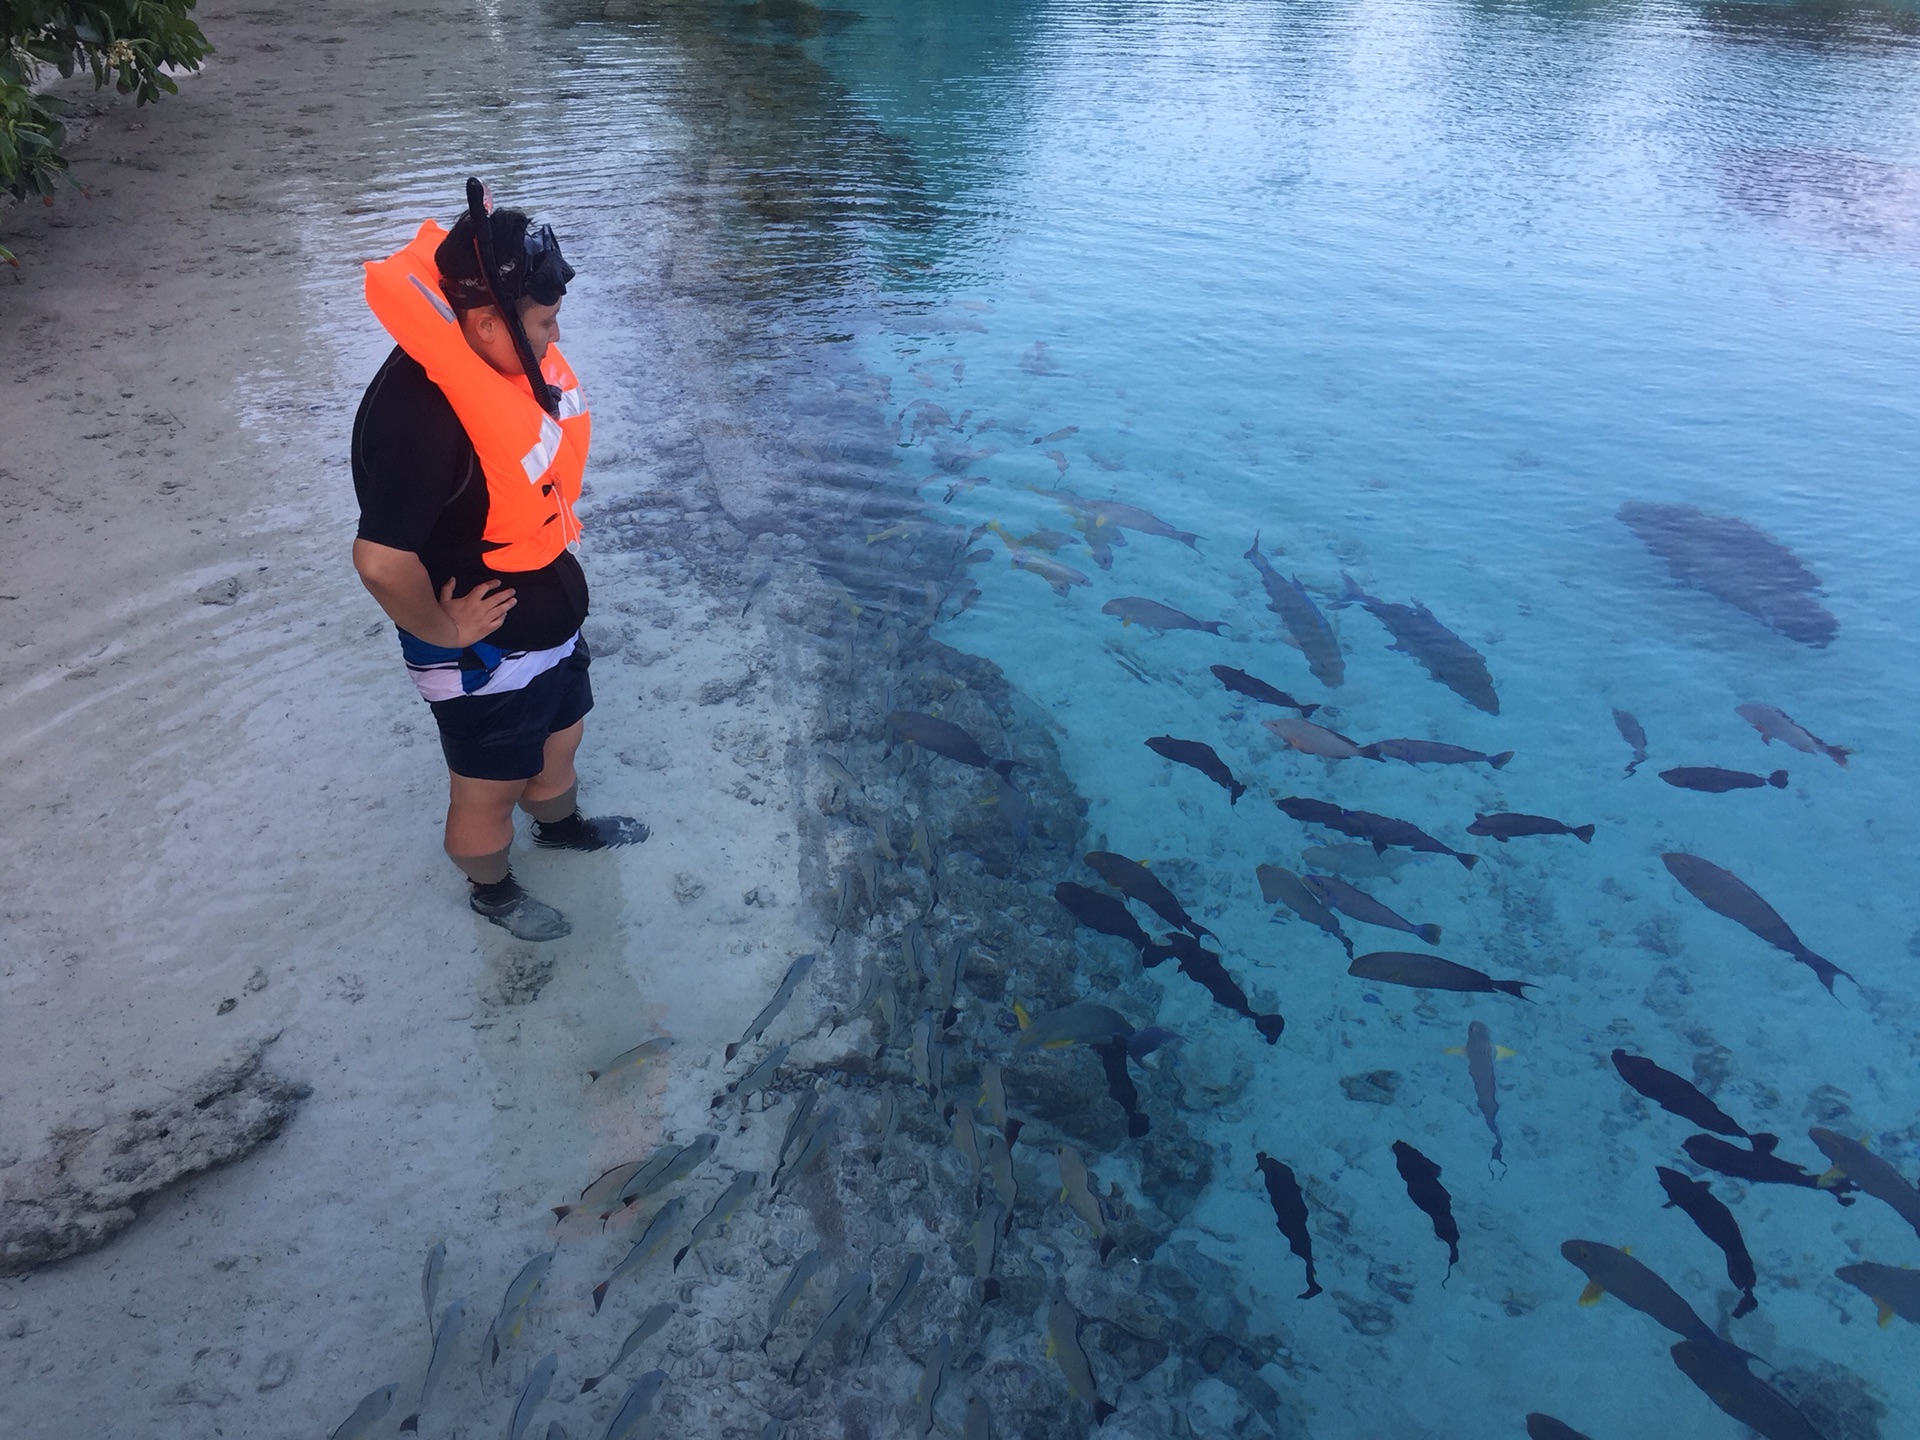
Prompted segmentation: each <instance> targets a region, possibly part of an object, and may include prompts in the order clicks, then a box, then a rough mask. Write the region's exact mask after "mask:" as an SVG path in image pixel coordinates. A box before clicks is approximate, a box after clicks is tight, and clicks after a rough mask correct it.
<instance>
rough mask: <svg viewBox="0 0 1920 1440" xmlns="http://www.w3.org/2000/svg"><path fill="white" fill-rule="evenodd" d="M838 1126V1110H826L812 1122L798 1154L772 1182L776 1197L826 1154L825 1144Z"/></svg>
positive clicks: (831, 1137)
mask: <svg viewBox="0 0 1920 1440" xmlns="http://www.w3.org/2000/svg"><path fill="white" fill-rule="evenodd" d="M839 1126H840V1112H839V1111H838V1110H828V1111H826V1112H825V1113H824V1114H822V1115H821V1116H820V1118H819V1119H818V1120H816V1121H814V1122H813V1130H812V1133H811V1134H809V1135H808V1136H807V1139H806V1142H805V1143H804V1144H803V1145H801V1146H800V1153H799V1154H797V1155H795V1156H794V1157H793V1163H792V1164H791V1165H789V1166H788V1167H787V1168H786V1169H785V1170H783V1171H781V1172H780V1176H779V1178H778V1179H776V1180H775V1181H774V1182H773V1193H774V1194H776V1195H778V1194H779V1193H780V1192H781V1191H783V1190H785V1189H786V1188H787V1186H789V1185H791V1184H792V1183H793V1181H794V1178H795V1177H796V1176H799V1175H803V1174H805V1173H806V1171H807V1169H808V1167H810V1166H811V1165H812V1164H813V1162H814V1161H816V1160H818V1159H819V1158H820V1157H821V1156H822V1155H823V1154H825V1153H826V1149H827V1144H828V1142H829V1141H831V1140H832V1139H833V1137H834V1133H835V1132H836V1131H837V1130H838V1129H839Z"/></svg>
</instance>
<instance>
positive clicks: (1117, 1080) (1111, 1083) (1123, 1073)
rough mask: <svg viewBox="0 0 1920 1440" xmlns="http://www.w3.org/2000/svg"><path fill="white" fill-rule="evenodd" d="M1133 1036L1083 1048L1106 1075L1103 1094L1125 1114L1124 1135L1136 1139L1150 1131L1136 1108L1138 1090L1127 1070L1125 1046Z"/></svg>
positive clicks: (1099, 1042)
mask: <svg viewBox="0 0 1920 1440" xmlns="http://www.w3.org/2000/svg"><path fill="white" fill-rule="evenodd" d="M1132 1043H1133V1037H1132V1036H1131V1035H1129V1036H1127V1037H1126V1038H1125V1039H1121V1038H1118V1037H1116V1038H1114V1039H1112V1040H1102V1041H1097V1042H1095V1043H1094V1044H1092V1045H1090V1046H1088V1047H1087V1048H1088V1049H1090V1050H1092V1051H1093V1053H1094V1054H1096V1055H1098V1056H1099V1057H1100V1068H1101V1069H1102V1070H1103V1071H1105V1072H1106V1076H1107V1094H1108V1095H1110V1096H1112V1097H1113V1102H1114V1104H1116V1105H1118V1106H1119V1107H1120V1108H1121V1109H1122V1110H1124V1111H1125V1112H1126V1114H1127V1134H1129V1135H1131V1136H1132V1137H1133V1138H1134V1139H1136V1140H1138V1139H1139V1138H1140V1137H1141V1136H1142V1135H1145V1134H1146V1133H1147V1131H1149V1130H1150V1129H1152V1128H1153V1125H1152V1122H1151V1121H1150V1120H1148V1119H1147V1113H1146V1111H1144V1110H1142V1109H1141V1108H1140V1091H1139V1090H1138V1088H1136V1087H1135V1085H1134V1083H1133V1074H1132V1072H1131V1071H1129V1070H1128V1069H1127V1056H1128V1047H1129V1046H1130V1045H1131V1044H1132Z"/></svg>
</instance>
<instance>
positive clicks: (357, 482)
mask: <svg viewBox="0 0 1920 1440" xmlns="http://www.w3.org/2000/svg"><path fill="white" fill-rule="evenodd" d="M472 461H473V445H472V442H470V441H469V440H468V439H467V433H466V431H465V430H463V429H462V428H461V427H460V421H459V417H457V416H456V415H455V414H454V413H453V406H452V405H450V404H448V403H447V397H446V396H445V395H444V394H442V393H441V391H440V387H439V386H437V385H435V384H434V383H433V382H432V381H431V380H429V379H428V378H427V376H426V372H425V371H423V370H422V369H421V368H420V367H419V365H418V364H416V363H415V362H413V361H412V360H409V359H408V358H407V357H406V356H405V355H404V353H402V352H400V351H397V350H396V351H395V352H394V354H393V355H392V356H391V357H389V359H388V360H387V363H386V364H385V365H383V366H382V367H381V369H380V373H379V374H378V375H376V376H375V377H374V380H373V383H372V384H371V385H369V386H368V387H367V393H366V397H365V398H364V399H363V400H362V401H361V402H360V413H359V415H358V416H357V417H356V418H355V421H354V427H353V489H354V493H355V495H356V496H357V497H358V498H359V501H360V524H359V529H358V531H357V532H356V533H357V534H358V536H359V538H360V539H362V540H370V541H372V542H373V543H374V544H376V545H386V546H388V547H390V548H392V549H395V550H410V551H412V552H413V553H415V554H420V553H422V552H423V551H424V550H425V549H426V548H427V544H428V541H429V539H430V538H431V536H432V535H433V531H434V526H435V525H436V524H437V523H438V522H439V520H440V516H441V512H442V511H443V510H445V508H446V505H447V502H448V501H449V500H450V499H451V498H452V497H453V494H454V492H455V490H456V489H458V487H459V486H460V485H461V484H462V482H464V481H465V480H466V479H467V470H468V467H469V466H470V465H471V464H472Z"/></svg>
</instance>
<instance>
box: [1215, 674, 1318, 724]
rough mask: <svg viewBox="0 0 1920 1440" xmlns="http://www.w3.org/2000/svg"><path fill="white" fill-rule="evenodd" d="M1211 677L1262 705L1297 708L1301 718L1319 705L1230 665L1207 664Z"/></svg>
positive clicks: (1237, 693)
mask: <svg viewBox="0 0 1920 1440" xmlns="http://www.w3.org/2000/svg"><path fill="white" fill-rule="evenodd" d="M1207 668H1208V669H1209V670H1211V671H1212V672H1213V678H1214V679H1216V680H1218V681H1219V682H1220V683H1221V684H1222V685H1224V686H1226V687H1227V689H1229V690H1231V691H1233V692H1234V693H1235V694H1236V695H1244V696H1246V697H1247V698H1248V699H1249V700H1258V701H1259V702H1260V703H1261V704H1262V705H1284V706H1285V707H1286V708H1287V709H1289V710H1298V711H1299V712H1300V715H1301V718H1302V719H1304V718H1306V717H1307V716H1309V715H1311V714H1313V712H1314V711H1316V710H1318V709H1319V708H1320V707H1319V706H1318V705H1308V704H1305V703H1304V702H1302V701H1299V700H1296V699H1294V698H1293V696H1291V695H1289V694H1287V692H1286V691H1284V690H1276V689H1274V688H1273V686H1271V685H1269V684H1268V683H1267V682H1266V681H1264V680H1261V679H1259V678H1257V677H1255V676H1252V675H1249V674H1248V673H1247V672H1246V671H1244V670H1236V669H1234V668H1233V667H1232V666H1231V665H1209V666H1208V667H1207Z"/></svg>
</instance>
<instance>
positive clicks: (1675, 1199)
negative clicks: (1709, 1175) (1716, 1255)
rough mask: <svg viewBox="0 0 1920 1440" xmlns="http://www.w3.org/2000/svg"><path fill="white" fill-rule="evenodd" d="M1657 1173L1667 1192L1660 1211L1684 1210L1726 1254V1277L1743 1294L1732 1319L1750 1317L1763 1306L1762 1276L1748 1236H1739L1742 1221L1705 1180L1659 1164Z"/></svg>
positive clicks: (1655, 1168) (1734, 1308)
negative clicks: (1758, 1287)
mask: <svg viewBox="0 0 1920 1440" xmlns="http://www.w3.org/2000/svg"><path fill="white" fill-rule="evenodd" d="M1654 1170H1655V1173H1656V1174H1658V1175H1659V1177H1660V1188H1661V1189H1662V1190H1664V1191H1666V1192H1667V1203H1666V1205H1664V1206H1662V1207H1661V1208H1662V1209H1668V1208H1672V1209H1677V1210H1679V1211H1681V1212H1682V1213H1683V1214H1685V1215H1686V1216H1687V1218H1688V1219H1690V1220H1692V1221H1693V1223H1694V1224H1695V1225H1697V1226H1699V1227H1700V1233H1701V1234H1702V1235H1704V1236H1706V1237H1707V1239H1709V1240H1711V1241H1712V1242H1713V1243H1714V1244H1716V1245H1718V1246H1719V1247H1720V1249H1721V1251H1722V1252H1723V1253H1724V1254H1725V1255H1726V1257H1727V1278H1728V1279H1729V1280H1731V1281H1732V1282H1733V1283H1734V1287H1735V1288H1736V1289H1738V1290H1739V1291H1740V1295H1741V1298H1740V1303H1739V1304H1737V1305H1735V1306H1734V1307H1733V1318H1734V1319H1736V1320H1738V1319H1739V1318H1740V1317H1741V1316H1742V1315H1747V1314H1751V1313H1752V1312H1753V1311H1754V1310H1756V1309H1758V1308H1759V1306H1760V1301H1759V1300H1758V1299H1756V1298H1755V1296H1754V1293H1753V1287H1754V1286H1755V1285H1756V1284H1758V1283H1759V1279H1760V1277H1759V1275H1758V1273H1757V1272H1756V1271H1755V1270H1754V1268H1753V1255H1752V1254H1751V1253H1750V1252H1749V1251H1748V1249H1747V1239H1746V1236H1744V1235H1742V1234H1741V1233H1740V1222H1739V1221H1737V1220H1735V1219H1734V1218H1733V1212H1732V1211H1731V1210H1729V1209H1728V1208H1727V1207H1726V1206H1725V1205H1723V1204H1721V1203H1720V1197H1719V1196H1717V1195H1715V1194H1714V1193H1713V1187H1712V1186H1711V1185H1709V1184H1708V1183H1707V1182H1706V1181H1704V1180H1692V1179H1689V1178H1688V1177H1687V1176H1685V1175H1682V1174H1681V1173H1680V1172H1679V1171H1678V1170H1670V1169H1668V1168H1667V1167H1666V1166H1665V1165H1656V1166H1655V1167H1654Z"/></svg>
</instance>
